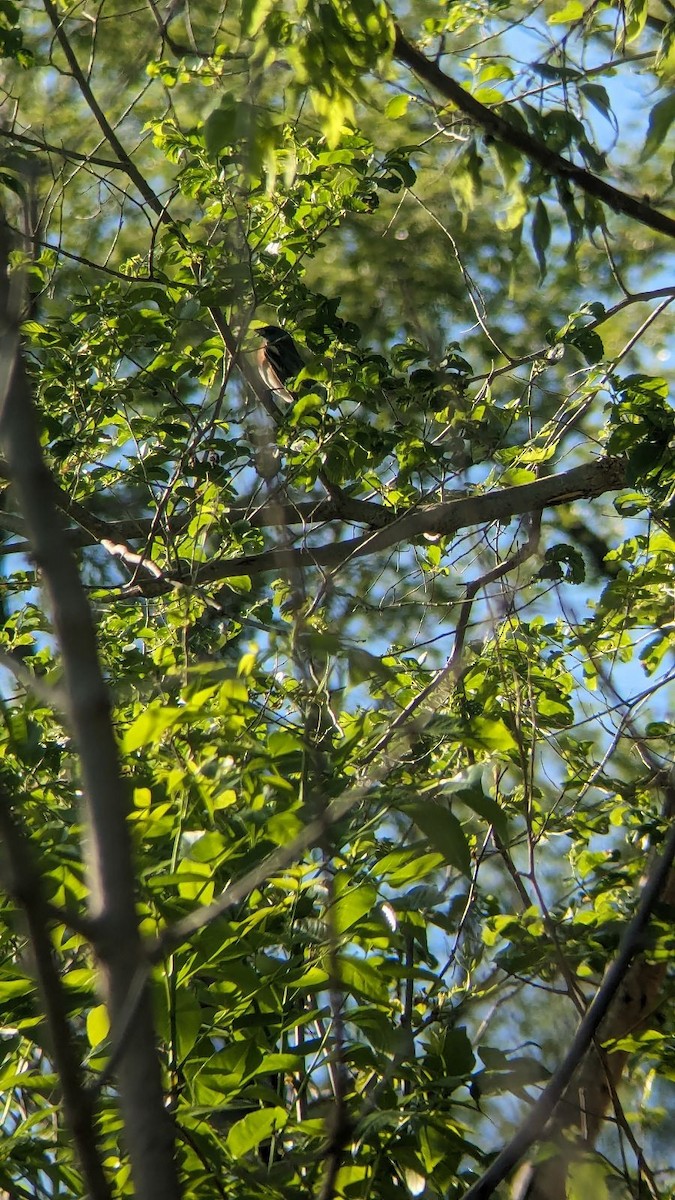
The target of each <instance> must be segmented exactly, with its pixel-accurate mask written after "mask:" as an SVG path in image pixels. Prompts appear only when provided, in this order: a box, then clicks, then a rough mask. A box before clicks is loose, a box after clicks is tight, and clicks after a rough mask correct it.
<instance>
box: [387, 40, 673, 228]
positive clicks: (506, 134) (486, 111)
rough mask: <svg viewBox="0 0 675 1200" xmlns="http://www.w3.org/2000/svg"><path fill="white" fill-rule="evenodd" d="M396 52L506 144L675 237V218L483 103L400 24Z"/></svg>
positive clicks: (618, 209)
mask: <svg viewBox="0 0 675 1200" xmlns="http://www.w3.org/2000/svg"><path fill="white" fill-rule="evenodd" d="M394 57H395V58H397V59H398V61H399V62H401V63H404V64H405V65H406V66H407V67H410V68H411V70H413V71H414V72H415V74H416V75H418V76H419V77H420V79H423V80H424V81H425V83H428V84H429V85H430V87H432V88H435V89H436V91H437V92H440V94H441V95H442V96H445V98H446V100H450V101H451V103H452V104H454V105H456V107H457V108H458V109H459V110H460V112H463V113H464V114H465V115H466V116H467V117H470V118H471V120H472V121H474V122H475V124H476V125H478V126H479V128H480V129H482V130H483V131H484V132H485V133H486V134H488V135H489V136H490V137H493V138H496V139H497V140H498V141H500V142H505V143H506V144H507V145H508V146H513V148H514V150H519V151H520V152H521V154H524V155H525V157H526V158H529V159H531V161H532V162H536V163H538V165H539V166H540V167H542V168H543V169H544V170H545V171H548V173H549V174H550V175H554V176H555V177H556V178H557V179H562V180H565V181H566V182H567V183H573V184H575V185H576V186H577V187H578V188H580V189H581V190H582V191H583V192H586V194H587V195H588V196H594V197H595V199H596V200H601V201H602V203H603V204H606V205H607V206H608V208H611V209H612V210H613V211H614V212H617V213H621V214H622V215H623V216H625V217H630V218H631V219H632V220H634V221H639V222H640V224H641V225H646V226H647V227H648V228H649V229H655V230H656V231H657V232H658V233H664V234H665V235H666V237H671V238H675V219H673V217H669V216H668V215H667V214H666V213H662V212H660V211H659V209H657V208H654V207H653V205H651V204H648V203H647V202H646V201H645V200H638V199H637V198H636V197H635V196H631V195H630V193H629V192H624V191H621V189H620V188H617V187H614V186H613V185H612V184H611V183H606V182H605V180H604V179H600V178H599V176H597V175H594V174H593V173H592V172H591V171H588V170H586V168H585V167H580V166H577V165H576V163H573V162H570V160H569V159H568V158H563V156H562V155H561V154H556V153H555V151H554V150H549V149H548V147H547V146H545V145H544V144H543V142H540V141H539V139H538V138H536V137H533V136H532V134H531V133H528V132H527V131H526V130H524V129H519V128H517V127H516V126H515V125H512V124H511V122H510V121H507V119H506V118H505V117H503V116H501V114H500V113H498V112H495V111H494V109H491V108H487V107H486V106H485V105H484V104H481V102H480V100H476V98H475V97H474V96H472V95H471V94H470V93H469V92H467V91H466V90H465V88H463V87H462V86H461V84H459V83H457V81H456V80H455V79H453V78H452V77H451V76H450V75H446V73H445V71H442V70H441V68H440V67H439V66H438V65H437V64H436V63H435V62H432V61H431V59H429V58H427V57H426V56H425V55H424V54H422V52H421V50H418V49H417V47H416V46H413V45H412V43H411V42H409V41H408V39H407V38H406V37H405V35H404V34H403V32H402V31H401V29H400V28H399V27H398V26H396V41H395V44H394Z"/></svg>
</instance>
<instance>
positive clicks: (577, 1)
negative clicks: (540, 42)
mask: <svg viewBox="0 0 675 1200" xmlns="http://www.w3.org/2000/svg"><path fill="white" fill-rule="evenodd" d="M585 11H586V8H585V5H584V4H583V3H582V0H567V4H565V6H564V7H563V8H559V9H558V10H557V11H556V12H554V13H551V15H550V17H547V21H548V23H549V25H570V24H571V23H572V22H574V21H580V20H581V19H582V17H583V16H584V13H585Z"/></svg>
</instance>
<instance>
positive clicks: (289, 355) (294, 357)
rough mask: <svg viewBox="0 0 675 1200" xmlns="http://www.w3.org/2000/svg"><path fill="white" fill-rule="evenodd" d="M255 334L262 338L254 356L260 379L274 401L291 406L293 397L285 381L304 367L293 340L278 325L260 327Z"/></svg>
mask: <svg viewBox="0 0 675 1200" xmlns="http://www.w3.org/2000/svg"><path fill="white" fill-rule="evenodd" d="M256 332H257V333H259V334H260V336H261V337H262V338H264V341H263V344H262V346H261V347H260V349H259V350H258V353H257V355H256V361H257V364H258V371H259V373H260V378H261V379H262V381H263V383H264V384H265V387H268V388H269V389H270V391H271V393H272V395H273V397H274V399H275V400H283V402H284V404H293V402H294V400H295V397H294V396H292V395H291V393H290V392H289V390H288V388H287V387H286V386H285V385H286V382H287V380H289V379H292V378H293V377H294V376H295V375H297V374H298V373H299V372H300V371H302V369H303V367H304V365H305V364H304V363H303V361H302V359H301V357H300V355H299V354H298V348H297V346H296V344H295V342H294V341H293V338H292V337H291V335H290V333H287V332H286V330H285V329H281V327H280V326H279V325H262V326H261V328H260V329H258V330H257V331H256Z"/></svg>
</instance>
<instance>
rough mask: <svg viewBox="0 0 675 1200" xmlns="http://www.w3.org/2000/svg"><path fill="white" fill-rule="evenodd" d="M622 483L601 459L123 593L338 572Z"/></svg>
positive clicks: (618, 472)
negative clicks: (360, 531) (406, 546)
mask: <svg viewBox="0 0 675 1200" xmlns="http://www.w3.org/2000/svg"><path fill="white" fill-rule="evenodd" d="M623 482H624V465H623V463H622V461H621V459H618V458H600V459H597V460H596V461H595V462H592V463H584V464H582V465H581V466H579V467H572V468H571V470H569V471H564V472H562V473H561V474H559V475H548V476H546V478H544V479H537V480H535V481H534V482H533V483H524V484H519V485H517V486H515V487H509V488H503V489H502V490H501V491H498V490H495V491H491V492H485V493H483V494H480V495H475V496H464V495H463V496H461V497H459V498H457V499H456V500H447V501H444V502H442V503H436V504H427V505H423V506H420V507H419V508H415V509H412V510H410V511H408V512H405V513H403V514H398V513H396V512H395V511H394V510H389V509H386V508H382V509H381V510H380V512H381V514H382V515H386V518H387V521H386V524H385V525H383V526H381V527H380V528H378V529H377V530H375V531H374V532H369V533H366V534H364V535H362V536H360V537H356V538H350V539H348V540H345V541H340V542H334V543H333V544H332V545H329V546H317V547H301V548H299V549H294V548H292V547H286V548H284V547H282V548H280V549H272V550H264V551H262V552H261V553H260V554H246V555H242V556H241V557H239V558H230V559H214V560H213V561H211V562H208V563H204V564H203V565H202V566H200V567H199V568H198V569H197V570H196V571H194V572H191V571H190V570H189V569H188V568H187V567H186V569H185V570H184V571H177V572H176V571H174V572H172V573H171V574H168V573H167V574H165V575H164V576H163V578H162V579H153V580H150V581H147V582H146V581H144V582H142V583H138V582H136V583H134V585H133V586H132V587H129V588H126V589H124V596H125V597H128V596H135V595H143V596H157V595H161V594H163V593H166V592H168V591H170V590H171V588H172V587H175V586H176V585H177V584H178V585H180V584H188V585H193V586H203V585H205V584H208V583H215V582H217V581H219V580H222V579H234V578H235V577H237V576H240V575H262V574H265V573H267V572H269V571H280V570H294V569H298V568H300V567H319V568H323V569H327V570H338V569H340V568H341V567H343V566H345V565H346V564H347V563H349V562H351V561H352V559H355V558H364V557H367V556H370V555H372V554H377V553H378V552H380V551H382V550H387V549H389V548H390V547H391V546H396V545H398V544H400V543H401V542H411V541H413V540H414V539H415V538H418V537H421V536H422V535H423V534H425V533H431V534H436V535H438V536H442V537H451V536H454V535H455V534H456V533H458V532H459V530H461V529H466V528H468V527H470V526H472V525H483V524H485V523H487V522H490V521H500V522H508V521H510V520H511V518H512V517H515V516H521V515H523V514H524V513H530V512H541V511H542V510H543V509H545V508H548V507H549V506H551V505H558V504H569V503H571V502H572V501H573V500H580V499H591V498H592V497H594V496H600V495H602V494H603V493H604V492H608V491H616V490H617V489H618V488H620V487H621V486H622V484H623ZM379 516H380V514H378V519H379Z"/></svg>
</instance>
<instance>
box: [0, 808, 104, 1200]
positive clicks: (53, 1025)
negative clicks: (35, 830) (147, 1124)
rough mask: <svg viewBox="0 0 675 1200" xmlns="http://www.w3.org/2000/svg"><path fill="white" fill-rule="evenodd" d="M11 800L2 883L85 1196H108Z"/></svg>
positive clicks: (45, 924)
mask: <svg viewBox="0 0 675 1200" xmlns="http://www.w3.org/2000/svg"><path fill="white" fill-rule="evenodd" d="M11 808H12V801H11V800H10V797H9V796H7V795H6V794H5V792H4V790H3V789H0V834H1V835H2V843H3V850H4V856H5V862H4V863H3V877H4V878H3V883H4V885H5V886H6V888H7V890H8V891H9V893H10V894H11V895H12V896H13V898H14V899H15V900H16V902H17V904H19V905H20V906H21V908H22V909H23V911H24V914H25V917H26V924H27V926H28V937H29V939H30V945H31V949H32V954H33V960H34V963H35V973H36V975H37V980H38V984H39V987H40V992H41V995H42V1004H43V1008H44V1014H45V1016H46V1018H47V1025H48V1028H49V1034H50V1041H51V1046H50V1053H51V1056H52V1058H53V1060H54V1065H55V1067H56V1070H57V1072H58V1076H59V1082H60V1084H61V1093H62V1096H63V1109H64V1115H65V1118H66V1123H67V1125H68V1128H69V1129H70V1132H71V1134H72V1137H73V1142H74V1145H75V1151H76V1153H77V1157H78V1159H79V1161H80V1166H81V1168H82V1174H83V1175H84V1181H85V1187H86V1190H87V1196H88V1197H89V1200H111V1197H112V1191H111V1189H110V1185H109V1183H108V1180H107V1179H106V1177H105V1173H104V1171H103V1166H102V1162H101V1155H100V1153H99V1148H98V1145H97V1136H96V1122H95V1116H94V1107H93V1104H92V1098H91V1096H90V1095H89V1093H88V1091H87V1089H86V1087H85V1084H84V1079H83V1077H82V1070H81V1067H80V1061H79V1056H78V1053H77V1046H76V1044H75V1041H74V1039H73V1035H72V1033H71V1030H70V1027H69V1025H68V1018H67V1015H66V1014H67V1005H66V1001H65V996H64V992H63V985H62V983H61V978H60V975H59V970H58V966H57V964H56V961H55V958H54V951H53V947H52V943H51V939H50V936H49V924H50V920H51V917H50V912H49V909H48V906H47V903H46V901H45V899H44V895H43V888H42V879H41V878H40V874H39V871H38V869H37V867H36V864H35V860H34V855H33V853H32V849H31V846H30V843H29V841H28V838H27V837H26V836H25V835H24V834H23V833H22V831H21V830H20V828H19V826H18V824H17V823H16V820H15V818H14V816H13V814H12V811H11Z"/></svg>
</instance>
